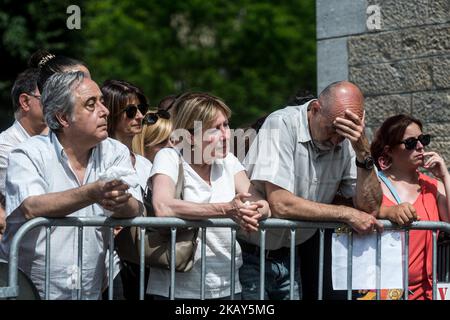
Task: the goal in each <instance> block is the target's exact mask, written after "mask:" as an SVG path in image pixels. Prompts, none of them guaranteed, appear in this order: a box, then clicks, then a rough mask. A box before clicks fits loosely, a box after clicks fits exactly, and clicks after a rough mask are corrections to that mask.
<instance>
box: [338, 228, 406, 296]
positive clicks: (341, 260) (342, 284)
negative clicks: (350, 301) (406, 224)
mask: <svg viewBox="0 0 450 320" xmlns="http://www.w3.org/2000/svg"><path fill="white" fill-rule="evenodd" d="M402 239H403V232H397V231H389V232H383V234H382V235H381V288H380V289H403V256H402ZM347 243H348V235H347V234H346V233H343V234H336V233H333V237H332V249H331V250H332V279H333V288H334V290H347ZM376 244H377V235H376V234H375V233H374V234H373V235H366V236H360V235H357V234H353V268H352V289H353V290H360V289H377V288H376V277H377V274H376V269H377V267H376Z"/></svg>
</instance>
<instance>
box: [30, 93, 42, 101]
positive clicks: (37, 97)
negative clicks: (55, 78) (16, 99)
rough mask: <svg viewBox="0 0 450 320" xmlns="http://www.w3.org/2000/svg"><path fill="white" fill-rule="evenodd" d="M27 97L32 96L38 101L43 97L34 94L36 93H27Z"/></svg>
mask: <svg viewBox="0 0 450 320" xmlns="http://www.w3.org/2000/svg"><path fill="white" fill-rule="evenodd" d="M27 95H29V96H32V97H34V98H36V99H38V100H41V96H40V95H37V94H34V93H27Z"/></svg>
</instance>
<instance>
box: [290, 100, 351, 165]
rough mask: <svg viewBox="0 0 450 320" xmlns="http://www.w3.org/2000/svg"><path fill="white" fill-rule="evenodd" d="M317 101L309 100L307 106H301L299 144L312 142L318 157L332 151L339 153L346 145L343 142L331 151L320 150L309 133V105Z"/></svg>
mask: <svg viewBox="0 0 450 320" xmlns="http://www.w3.org/2000/svg"><path fill="white" fill-rule="evenodd" d="M314 100H316V99H312V100H309V101H308V102H306V103H305V104H302V105H301V106H299V111H300V121H299V123H300V125H299V126H298V142H299V143H307V142H310V143H311V144H312V146H313V149H314V151H315V152H316V155H317V156H320V155H322V154H326V153H329V152H332V151H337V150H339V149H341V148H342V144H343V143H344V141H343V142H341V143H339V144H338V145H336V146H335V147H334V148H333V149H331V150H330V151H323V150H320V149H318V148H317V147H316V146H315V145H314V142H313V140H312V137H311V133H310V132H309V122H308V109H309V104H310V103H311V102H312V101H314Z"/></svg>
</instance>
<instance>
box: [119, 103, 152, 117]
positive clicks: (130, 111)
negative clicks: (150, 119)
mask: <svg viewBox="0 0 450 320" xmlns="http://www.w3.org/2000/svg"><path fill="white" fill-rule="evenodd" d="M138 110H139V111H140V112H141V114H146V113H147V110H148V106H147V105H146V104H138V105H135V104H130V105H128V106H126V107H125V109H123V111H122V112H125V113H126V114H127V118H129V119H133V118H134V117H136V114H137V112H138Z"/></svg>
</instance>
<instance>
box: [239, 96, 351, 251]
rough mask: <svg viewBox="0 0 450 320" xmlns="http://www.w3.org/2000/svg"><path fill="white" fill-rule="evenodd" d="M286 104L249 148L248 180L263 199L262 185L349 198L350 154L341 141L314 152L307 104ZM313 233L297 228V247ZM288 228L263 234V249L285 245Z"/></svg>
mask: <svg viewBox="0 0 450 320" xmlns="http://www.w3.org/2000/svg"><path fill="white" fill-rule="evenodd" d="M310 102H311V101H308V102H307V103H305V104H303V105H300V106H289V107H286V108H284V109H281V110H278V111H276V112H274V113H272V114H271V115H270V116H269V117H267V119H266V121H265V122H264V124H263V126H262V127H261V129H260V131H259V133H258V136H257V138H256V139H255V141H254V142H253V144H252V145H251V147H250V150H249V152H248V154H247V157H246V158H245V160H244V165H245V167H246V168H247V172H248V174H249V177H250V180H251V181H252V183H253V184H254V185H255V186H256V188H257V189H258V190H259V191H260V192H261V193H262V194H263V195H265V190H264V183H263V182H264V181H268V182H271V183H272V184H274V185H277V186H279V187H281V188H283V189H285V190H287V191H289V192H291V193H293V194H295V195H296V196H298V197H301V198H304V199H307V200H311V201H315V202H320V203H331V202H332V201H333V199H334V197H335V195H336V193H338V192H339V193H340V194H341V195H342V196H344V197H345V198H350V197H352V196H353V195H354V192H355V187H356V165H355V152H354V151H353V149H352V146H351V144H350V141H348V140H347V139H345V140H344V141H343V142H342V143H340V144H339V145H337V146H336V147H334V148H333V149H332V150H330V151H321V150H319V149H317V148H316V147H315V145H314V143H313V142H312V139H311V135H310V132H309V126H308V115H307V112H308V105H309V103H310ZM315 231H316V230H311V229H308V230H307V229H305V230H301V229H300V230H297V239H296V243H297V244H299V243H302V242H304V241H306V240H307V239H309V238H310V237H311V236H312V235H313V234H314V232H315ZM238 236H239V238H241V239H244V240H246V241H248V242H250V243H253V244H259V234H258V233H251V234H249V233H245V232H239V235H238ZM289 239H290V230H281V229H269V230H267V231H266V249H269V250H275V249H278V248H281V247H289V246H290V240H289Z"/></svg>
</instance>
